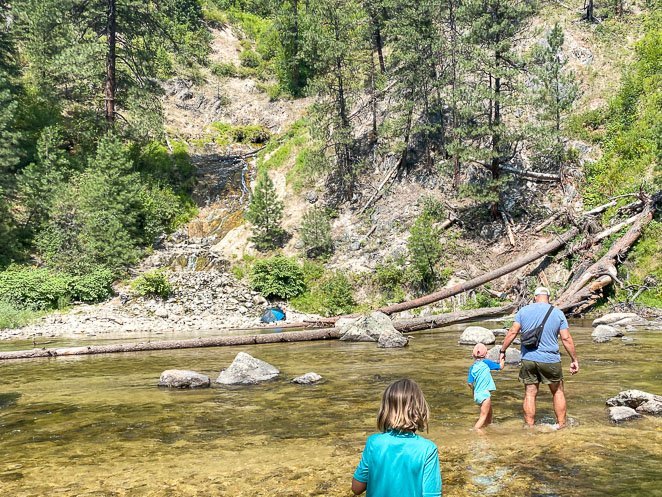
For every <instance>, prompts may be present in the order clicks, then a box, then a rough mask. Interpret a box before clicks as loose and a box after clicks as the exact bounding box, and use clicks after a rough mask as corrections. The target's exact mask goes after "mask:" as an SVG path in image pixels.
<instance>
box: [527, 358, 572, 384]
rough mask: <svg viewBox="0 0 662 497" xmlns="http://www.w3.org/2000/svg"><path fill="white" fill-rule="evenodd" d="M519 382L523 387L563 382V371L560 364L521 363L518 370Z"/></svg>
mask: <svg viewBox="0 0 662 497" xmlns="http://www.w3.org/2000/svg"><path fill="white" fill-rule="evenodd" d="M519 381H521V382H522V383H524V384H525V385H533V384H534V383H544V384H545V385H549V384H550V383H558V382H560V381H563V369H562V368H561V363H560V362H536V361H527V360H523V361H522V367H521V368H520V370H519Z"/></svg>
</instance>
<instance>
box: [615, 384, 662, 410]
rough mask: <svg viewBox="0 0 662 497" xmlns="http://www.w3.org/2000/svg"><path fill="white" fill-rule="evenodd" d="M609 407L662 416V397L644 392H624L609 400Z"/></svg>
mask: <svg viewBox="0 0 662 497" xmlns="http://www.w3.org/2000/svg"><path fill="white" fill-rule="evenodd" d="M607 405H608V406H616V407H623V406H624V407H629V408H630V409H635V410H636V411H637V412H638V413H643V414H653V415H655V416H659V415H661V414H662V396H661V395H654V394H652V393H648V392H644V391H642V390H624V391H622V392H620V393H619V394H618V395H616V396H615V397H612V398H610V399H607Z"/></svg>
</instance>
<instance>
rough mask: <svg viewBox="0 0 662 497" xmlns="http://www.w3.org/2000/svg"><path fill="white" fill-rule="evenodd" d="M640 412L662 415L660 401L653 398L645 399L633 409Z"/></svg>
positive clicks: (661, 403)
mask: <svg viewBox="0 0 662 497" xmlns="http://www.w3.org/2000/svg"><path fill="white" fill-rule="evenodd" d="M635 411H637V412H638V413H640V414H652V415H653V416H662V401H659V400H656V399H653V400H647V401H646V402H644V403H643V404H641V405H640V406H639V407H637V408H636V409H635Z"/></svg>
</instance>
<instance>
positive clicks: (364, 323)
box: [340, 312, 399, 342]
mask: <svg viewBox="0 0 662 497" xmlns="http://www.w3.org/2000/svg"><path fill="white" fill-rule="evenodd" d="M385 331H388V332H390V333H393V332H395V333H399V332H398V331H397V330H396V329H395V328H394V327H393V323H391V318H389V317H388V316H387V315H386V314H384V313H382V312H373V313H371V314H369V315H367V316H361V317H359V318H356V319H353V320H352V321H350V322H347V323H346V324H345V325H344V326H342V327H341V328H340V333H341V335H340V340H342V341H345V342H376V341H378V340H379V337H380V335H381V334H382V333H383V332H385Z"/></svg>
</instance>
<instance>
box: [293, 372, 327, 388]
mask: <svg viewBox="0 0 662 497" xmlns="http://www.w3.org/2000/svg"><path fill="white" fill-rule="evenodd" d="M320 381H322V377H321V376H320V375H318V374H317V373H312V372H311V373H306V374H304V375H301V376H297V377H296V378H294V379H293V380H292V383H298V384H299V385H313V384H315V383H319V382H320Z"/></svg>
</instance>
